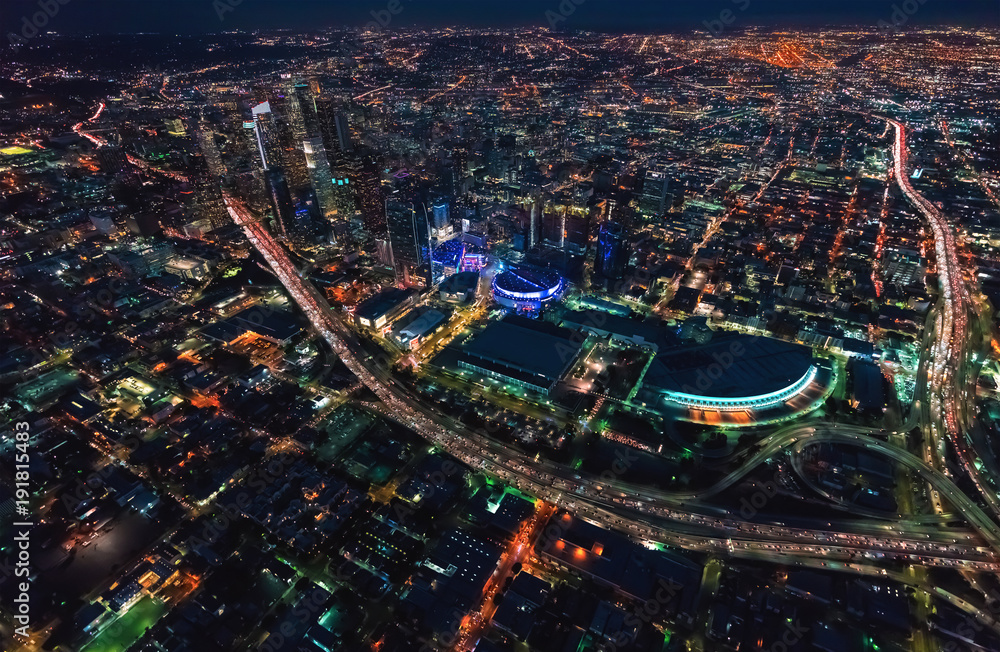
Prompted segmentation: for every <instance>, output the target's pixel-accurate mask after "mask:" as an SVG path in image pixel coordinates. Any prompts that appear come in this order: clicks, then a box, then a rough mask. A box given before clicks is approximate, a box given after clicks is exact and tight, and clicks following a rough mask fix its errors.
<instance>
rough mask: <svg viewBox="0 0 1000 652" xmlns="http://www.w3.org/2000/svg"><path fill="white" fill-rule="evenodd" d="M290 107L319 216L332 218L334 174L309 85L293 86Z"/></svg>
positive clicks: (334, 205)
mask: <svg viewBox="0 0 1000 652" xmlns="http://www.w3.org/2000/svg"><path fill="white" fill-rule="evenodd" d="M290 104H291V106H292V107H294V108H293V110H291V111H290V113H291V116H292V126H293V133H294V134H295V135H296V137H297V138H301V143H302V145H301V147H302V152H303V154H305V159H306V169H307V170H308V173H309V180H310V182H311V185H312V188H313V191H314V192H315V193H316V201H317V202H318V203H319V211H320V214H321V215H322V216H323V217H325V218H327V219H331V218H335V217H336V215H337V205H336V199H335V197H334V189H333V174H332V173H331V172H330V160H329V159H328V158H327V152H326V147H325V146H324V145H323V133H322V129H321V128H320V119H319V115H318V113H317V111H316V103H315V100H314V99H313V94H312V92H311V90H310V88H309V85H308V84H296V85H295V88H294V94H293V97H292V101H291V102H290Z"/></svg>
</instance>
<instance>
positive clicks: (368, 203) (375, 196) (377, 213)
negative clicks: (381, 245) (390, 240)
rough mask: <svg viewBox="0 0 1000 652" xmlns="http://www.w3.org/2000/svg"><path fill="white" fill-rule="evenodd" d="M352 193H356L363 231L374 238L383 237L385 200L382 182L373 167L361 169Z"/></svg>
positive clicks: (369, 165)
mask: <svg viewBox="0 0 1000 652" xmlns="http://www.w3.org/2000/svg"><path fill="white" fill-rule="evenodd" d="M354 191H355V192H356V193H357V198H358V207H359V208H360V209H361V219H362V221H363V222H364V225H365V230H366V231H368V233H370V234H371V235H372V236H374V237H376V238H382V237H385V234H386V219H385V200H384V195H383V193H382V181H381V179H380V178H379V174H378V170H376V169H375V167H374V165H372V164H368V165H366V166H364V167H363V168H362V170H361V172H360V173H359V174H358V178H357V180H356V181H355V188H354Z"/></svg>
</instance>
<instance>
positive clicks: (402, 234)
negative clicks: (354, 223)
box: [385, 197, 430, 285]
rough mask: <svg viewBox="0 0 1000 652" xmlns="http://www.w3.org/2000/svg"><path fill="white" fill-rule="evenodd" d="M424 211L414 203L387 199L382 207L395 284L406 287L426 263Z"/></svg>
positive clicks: (427, 239) (427, 245) (427, 233)
mask: <svg viewBox="0 0 1000 652" xmlns="http://www.w3.org/2000/svg"><path fill="white" fill-rule="evenodd" d="M427 217H428V216H427V208H426V207H425V206H424V204H423V202H421V201H416V200H413V199H404V198H398V197H390V198H389V199H388V200H386V203H385V219H386V224H387V226H388V230H389V245H390V247H391V248H392V261H393V269H394V271H395V272H396V281H397V282H398V283H401V284H403V285H409V284H410V283H411V282H412V280H413V278H414V276H415V275H417V274H418V270H419V269H420V267H421V266H422V265H423V264H424V263H425V262H426V261H427V260H428V259H429V251H430V231H429V229H428V225H427V222H428V220H427Z"/></svg>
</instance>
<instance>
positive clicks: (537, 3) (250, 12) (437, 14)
mask: <svg viewBox="0 0 1000 652" xmlns="http://www.w3.org/2000/svg"><path fill="white" fill-rule="evenodd" d="M41 2H43V3H51V5H53V6H55V5H57V4H59V2H60V0H41ZM61 2H63V3H65V4H61V5H59V9H58V12H57V13H56V15H55V16H54V17H53V18H52V19H51V21H50V23H49V28H51V29H53V30H55V31H61V32H138V31H151V32H175V33H203V32H218V31H222V30H226V29H236V28H239V29H254V28H275V27H280V28H291V29H309V28H315V27H332V26H341V25H346V26H352V27H358V26H363V25H364V24H366V23H368V22H370V21H371V20H372V15H371V12H373V11H374V12H383V14H382V15H383V16H386V15H388V13H387V12H386V10H387V9H388V8H389V6H390V5H391V4H392V3H395V2H398V5H397V7H401V10H400V11H399V12H398V14H396V15H394V16H393V17H392V20H391V23H390V24H389V27H390V28H392V27H410V26H440V25H472V26H502V27H513V26H521V25H536V26H542V25H548V24H549V17H551V15H550V16H549V17H547V16H546V11H552V12H555V15H559V11H560V2H562V3H563V7H573V8H574V9H573V11H571V12H564V13H566V20H564V21H559V23H558V27H559V28H561V29H569V30H572V29H590V30H605V31H622V30H625V31H639V32H657V31H668V30H672V29H687V28H704V26H703V23H704V21H710V20H714V19H717V18H718V17H719V15H720V12H722V11H723V10H727V9H728V10H730V11H731V12H732V15H733V16H734V19H733V20H734V22H733V24H732V26H733V27H734V28H737V27H740V26H747V25H755V24H756V25H790V26H798V25H802V26H816V25H832V24H836V25H844V24H857V25H874V24H877V23H878V21H879V20H880V19H883V20H889V19H891V16H892V14H893V11H894V5H895V6H898V7H900V8H906V9H909V10H910V14H911V17H910V18H909V19H908V24H910V25H940V24H952V25H965V26H976V25H984V24H986V25H992V26H997V25H1000V0H905V2H904V0H280V1H277V0H270V1H269V0H242V1H241V0H61ZM218 3H229V4H231V5H234V7H233V10H232V11H227V12H225V13H224V20H221V21H220V19H219V15H218V13H217V8H218ZM576 3H579V6H576ZM38 5H39V0H0V29H2V32H3V33H4V34H6V33H7V32H8V31H10V30H11V27H12V26H19V25H20V24H21V20H22V17H23V16H24V15H26V14H27V15H30V14H33V13H34V12H37V11H39V6H38Z"/></svg>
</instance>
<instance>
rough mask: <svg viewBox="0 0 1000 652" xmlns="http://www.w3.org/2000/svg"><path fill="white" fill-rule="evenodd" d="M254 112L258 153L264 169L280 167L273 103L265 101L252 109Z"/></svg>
mask: <svg viewBox="0 0 1000 652" xmlns="http://www.w3.org/2000/svg"><path fill="white" fill-rule="evenodd" d="M250 112H251V113H252V114H253V125H254V139H255V140H256V141H257V154H258V156H259V158H260V162H261V165H262V166H263V169H264V170H265V171H266V170H269V169H271V168H273V167H278V166H279V164H280V154H279V151H278V148H279V145H278V131H277V128H276V126H275V124H274V114H272V113H271V103H270V102H263V103H261V104H258V105H257V106H255V107H253V108H252V109H250Z"/></svg>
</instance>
